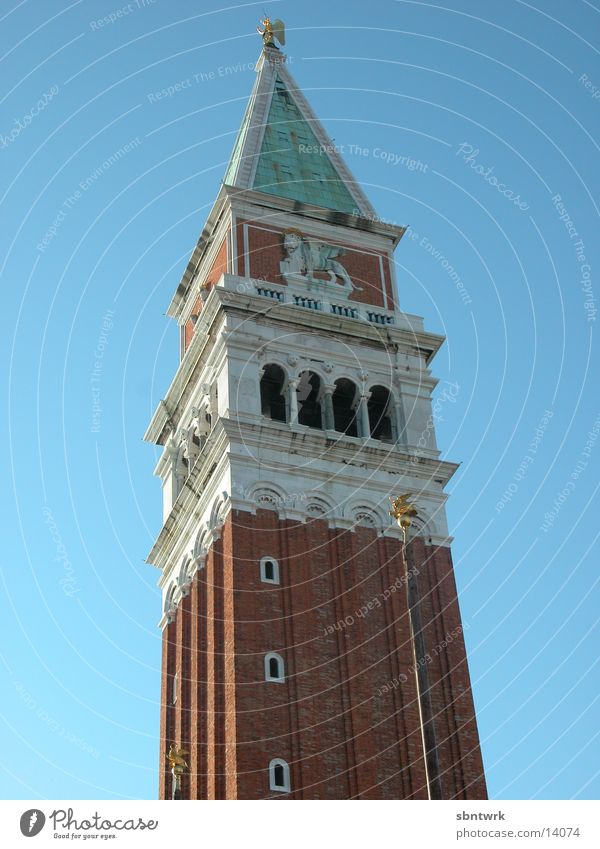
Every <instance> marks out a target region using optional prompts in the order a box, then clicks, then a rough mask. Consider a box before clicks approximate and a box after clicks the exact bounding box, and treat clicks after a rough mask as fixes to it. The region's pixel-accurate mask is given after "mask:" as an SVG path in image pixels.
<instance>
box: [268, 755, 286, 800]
mask: <svg viewBox="0 0 600 849" xmlns="http://www.w3.org/2000/svg"><path fill="white" fill-rule="evenodd" d="M269 789H270V790H275V791H276V792H278V793H289V792H290V790H291V784H290V767H289V765H288V764H287V763H286V762H285V761H283V760H281V758H274V759H273V760H272V761H271V763H270V764H269Z"/></svg>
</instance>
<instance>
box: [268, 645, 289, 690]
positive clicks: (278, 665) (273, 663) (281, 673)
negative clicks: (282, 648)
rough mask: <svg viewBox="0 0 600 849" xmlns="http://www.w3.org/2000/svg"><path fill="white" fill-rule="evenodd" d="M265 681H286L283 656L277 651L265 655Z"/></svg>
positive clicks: (279, 682)
mask: <svg viewBox="0 0 600 849" xmlns="http://www.w3.org/2000/svg"><path fill="white" fill-rule="evenodd" d="M265 681H276V682H277V683H278V684H283V682H284V681H285V668H284V664H283V658H282V657H281V655H279V654H276V653H275V652H269V654H266V655H265Z"/></svg>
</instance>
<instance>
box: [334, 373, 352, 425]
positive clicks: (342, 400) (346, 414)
mask: <svg viewBox="0 0 600 849" xmlns="http://www.w3.org/2000/svg"><path fill="white" fill-rule="evenodd" d="M355 401H356V386H355V385H354V383H352V381H351V380H347V379H346V378H345V377H342V378H340V380H336V382H335V391H334V393H333V396H332V404H333V421H334V428H335V430H338V431H340V433H347V434H348V436H358V427H357V423H356V405H355Z"/></svg>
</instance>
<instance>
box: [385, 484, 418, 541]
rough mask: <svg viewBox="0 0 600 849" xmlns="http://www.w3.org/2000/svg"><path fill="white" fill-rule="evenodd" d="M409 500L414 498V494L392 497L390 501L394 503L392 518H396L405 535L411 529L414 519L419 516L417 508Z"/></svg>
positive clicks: (391, 511) (408, 493)
mask: <svg viewBox="0 0 600 849" xmlns="http://www.w3.org/2000/svg"><path fill="white" fill-rule="evenodd" d="M409 498H412V493H410V492H407V493H406V494H405V495H398V496H397V497H396V498H392V497H390V501H391V502H392V509H391V510H390V516H393V517H394V519H395V520H396V521H397V522H398V524H399V525H400V527H401V528H402V530H403V531H404V532H405V533H406V531H407V529H408V528H410V526H411V524H412V520H413V519H414V517H415V516H417V515H418V512H417V508H416V507H415V505H414V504H411V503H410V502H409V500H408V499H409Z"/></svg>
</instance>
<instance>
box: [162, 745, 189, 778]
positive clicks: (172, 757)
mask: <svg viewBox="0 0 600 849" xmlns="http://www.w3.org/2000/svg"><path fill="white" fill-rule="evenodd" d="M187 754H189V752H186V751H185V749H179V748H178V747H177V746H171V748H170V749H169V754H168V755H167V758H168V760H169V766H170V767H171V769H172V770H173V772H175V773H178V774H179V775H181V773H182V772H183V771H184V770H185V769H188V765H187V761H186V759H185V757H184V755H187Z"/></svg>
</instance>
